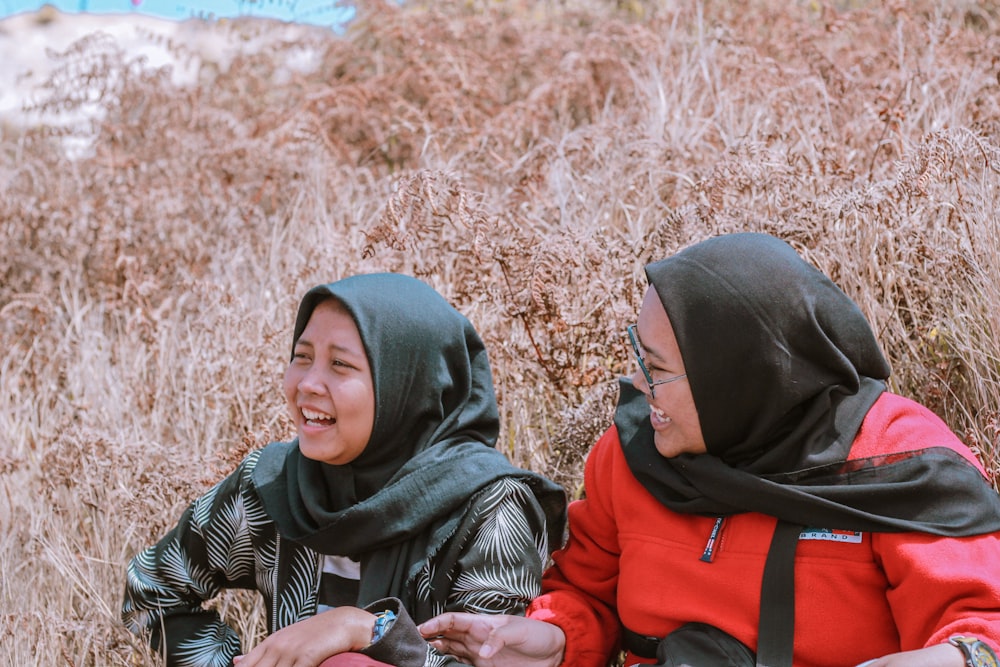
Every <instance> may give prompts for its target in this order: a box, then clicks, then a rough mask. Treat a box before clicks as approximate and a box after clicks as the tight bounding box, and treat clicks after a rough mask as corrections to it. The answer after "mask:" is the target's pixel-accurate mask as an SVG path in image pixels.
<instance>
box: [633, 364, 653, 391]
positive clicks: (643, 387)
mask: <svg viewBox="0 0 1000 667" xmlns="http://www.w3.org/2000/svg"><path fill="white" fill-rule="evenodd" d="M632 385H633V386H634V387H635V388H636V389H638V390H639V391H641V392H642V393H644V394H646V395H647V396H649V395H651V394H652V391H650V386H649V383H647V382H646V376H645V375H644V374H643V372H642V369H639V368H636V369H635V370H634V371H632Z"/></svg>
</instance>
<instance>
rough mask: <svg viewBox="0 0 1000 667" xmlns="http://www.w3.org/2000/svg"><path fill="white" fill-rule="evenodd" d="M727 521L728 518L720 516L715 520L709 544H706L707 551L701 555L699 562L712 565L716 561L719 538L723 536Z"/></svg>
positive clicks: (709, 536)
mask: <svg viewBox="0 0 1000 667" xmlns="http://www.w3.org/2000/svg"><path fill="white" fill-rule="evenodd" d="M725 520H726V517H724V516H720V517H717V518H716V519H715V525H714V526H712V532H711V533H709V535H708V542H706V543H705V550H704V551H703V552H702V553H701V558H699V559H698V560H701V561H704V562H706V563H711V562H712V561H714V560H715V547H716V545H717V544H718V543H719V536H720V535H722V524H723V523H724V522H725Z"/></svg>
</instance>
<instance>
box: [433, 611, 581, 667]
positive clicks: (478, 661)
mask: <svg viewBox="0 0 1000 667" xmlns="http://www.w3.org/2000/svg"><path fill="white" fill-rule="evenodd" d="M419 630H420V633H421V634H422V635H423V636H424V638H425V639H427V640H428V641H429V642H430V643H431V645H432V646H434V648H436V649H437V650H439V651H441V652H442V653H447V654H448V655H453V656H456V657H458V658H461V659H462V660H465V661H468V662H470V663H471V664H472V665H475V667H558V665H560V664H561V663H562V657H563V652H564V651H565V650H566V636H565V635H564V634H563V631H562V630H561V629H560V628H559V627H557V626H555V625H552V624H551V623H545V622H544V621H536V620H534V619H530V618H525V617H523V616H505V615H499V616H497V615H490V614H466V613H460V612H449V613H446V614H441V615H440V616H435V617H434V618H432V619H430V620H429V621H427V622H426V623H423V624H421V625H420V627H419Z"/></svg>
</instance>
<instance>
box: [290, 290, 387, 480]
mask: <svg viewBox="0 0 1000 667" xmlns="http://www.w3.org/2000/svg"><path fill="white" fill-rule="evenodd" d="M284 386H285V399H286V400H287V402H288V410H289V412H290V414H291V417H292V419H293V421H294V422H295V427H296V429H297V431H298V436H299V449H300V450H301V451H302V454H303V455H304V456H306V457H308V458H310V459H314V460H316V461H321V462H323V463H329V464H331V465H345V464H348V463H350V462H351V461H353V460H354V459H356V458H357V457H358V456H359V455H360V454H361V452H363V451H364V449H365V447H366V446H367V445H368V441H369V440H370V439H371V435H372V428H373V426H374V423H375V387H374V384H373V381H372V372H371V368H370V366H369V364H368V356H367V355H366V354H365V347H364V345H363V344H362V342H361V334H360V333H359V332H358V327H357V325H356V324H355V323H354V319H353V318H351V316H350V315H349V314H348V313H347V311H346V310H345V309H344V307H343V306H342V305H341V304H340V302H338V301H337V300H335V299H326V300H324V301H321V302H320V303H319V304H317V305H316V308H315V309H314V310H313V312H312V314H311V315H310V316H309V322H308V323H307V324H306V327H305V329H303V331H302V335H301V336H299V339H298V340H297V341H296V342H295V348H294V349H293V352H292V361H291V363H289V364H288V369H287V370H286V371H285V382H284Z"/></svg>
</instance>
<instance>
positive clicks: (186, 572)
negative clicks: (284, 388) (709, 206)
mask: <svg viewBox="0 0 1000 667" xmlns="http://www.w3.org/2000/svg"><path fill="white" fill-rule="evenodd" d="M259 456H260V450H258V451H255V452H253V453H251V454H250V455H249V456H247V458H246V459H245V460H244V461H243V462H242V463H241V464H240V466H239V467H238V468H237V469H236V470H235V471H233V472H232V473H231V474H230V475H229V476H227V477H226V478H225V479H223V480H222V481H220V482H219V483H217V484H216V485H215V486H214V487H212V488H211V489H210V490H209V491H208V492H207V493H205V494H204V495H203V496H201V497H200V498H198V499H197V500H195V501H194V502H193V503H192V504H191V505H190V506H189V507H188V508H187V509H186V510H185V511H184V513H183V515H182V516H181V518H180V520H179V522H178V523H177V525H176V526H175V527H174V528H173V529H172V530H171V531H170V532H169V533H167V534H166V535H165V536H164V537H163V538H162V539H161V540H160V541H159V542H158V543H156V544H155V545H153V546H150V547H148V548H147V549H145V550H144V551H142V552H141V553H139V554H137V555H136V556H135V557H133V558H132V560H131V561H130V562H129V564H128V568H127V574H126V584H125V600H124V603H123V605H122V620H123V621H124V623H125V625H126V626H127V627H128V628H129V630H131V631H132V632H134V633H136V634H145V633H148V637H149V640H150V642H151V644H152V646H153V647H154V648H155V649H156V650H157V651H159V652H160V653H161V654H162V655H164V656H165V658H166V664H167V665H169V666H170V667H174V666H176V667H226V666H228V665H231V664H232V659H233V657H234V656H236V655H239V654H240V653H242V652H243V650H242V649H241V642H240V638H239V636H238V635H237V633H236V632H235V631H234V630H233V629H232V628H231V627H229V626H228V625H227V624H225V623H224V622H223V620H222V619H221V618H220V616H219V614H218V613H217V612H216V611H215V610H213V609H211V608H206V607H205V606H204V603H206V602H208V601H210V600H212V599H213V598H215V597H216V596H217V595H218V594H219V593H220V591H222V590H223V589H226V588H241V589H250V590H256V591H258V592H259V593H260V594H261V595H262V596H263V599H264V604H265V608H266V613H267V629H268V632H269V633H271V632H274V631H275V630H278V629H280V628H283V627H285V626H287V625H290V624H292V623H295V622H296V621H299V620H302V619H304V618H308V617H310V616H312V615H314V614H315V613H316V606H317V593H318V591H319V585H320V573H321V568H322V562H323V556H322V555H321V554H319V553H317V552H316V551H313V550H311V549H308V548H306V547H304V546H301V545H299V544H297V543H295V542H292V541H290V540H283V539H282V538H281V536H280V535H279V534H278V532H277V530H276V529H275V525H274V522H273V521H272V520H271V519H270V518H269V517H268V516H267V515H266V514H265V512H264V509H263V506H262V504H261V501H260V497H259V496H258V494H257V491H256V489H255V487H254V485H253V482H252V480H251V473H252V471H253V469H254V466H255V465H256V463H257V460H258V458H259ZM465 516H466V520H472V521H473V522H474V525H475V527H474V529H473V530H472V531H471V533H469V538H468V539H466V542H465V544H464V545H458V546H459V550H460V553H461V556H460V557H459V558H458V559H457V560H455V561H454V562H455V563H456V565H455V566H454V567H453V568H452V572H451V576H450V577H449V581H450V582H451V590H450V591H449V592H448V593H447V596H446V598H443V599H445V600H446V601H445V602H444V603H443V604H442V603H440V602H435V603H434V604H433V606H432V609H433V611H434V613H442V612H444V611H471V612H476V613H513V614H522V613H524V610H525V609H526V608H527V605H528V604H529V602H530V601H531V600H532V598H533V597H535V596H536V595H537V594H538V593H539V592H540V581H541V574H542V569H543V566H544V564H545V561H546V558H547V554H548V553H549V552H548V543H547V542H548V539H547V536H546V526H545V518H544V513H543V512H542V510H541V509H540V508H539V507H538V504H537V502H536V500H535V497H534V495H533V493H532V491H531V490H530V489H529V488H528V486H527V485H526V484H524V483H523V482H521V481H518V480H515V479H510V478H503V479H501V480H499V481H497V482H494V483H493V484H491V485H489V486H487V487H486V488H484V489H483V490H482V491H480V492H479V493H478V494H477V495H476V496H474V497H473V498H472V499H471V500H470V503H469V506H468V508H467V510H466V515H465ZM455 546H456V545H451V544H449V545H445V546H444V547H442V549H440V550H438V551H437V552H435V553H431V554H428V558H427V561H426V562H425V564H424V566H423V567H422V568H421V569H420V571H419V573H418V575H417V577H416V581H415V588H416V595H417V596H418V598H419V599H420V600H422V601H425V602H426V601H428V600H431V601H433V597H432V593H433V592H432V590H431V588H432V587H431V585H430V582H431V581H432V579H433V576H434V574H435V568H436V567H437V566H438V565H439V564H440V563H439V560H440V555H441V554H442V553H443V552H445V551H454V547H455ZM418 620H424V619H418ZM396 626H400V627H398V628H397V627H396ZM406 626H409V627H406ZM413 626H414V621H413V620H411V619H410V616H409V614H402V615H401V616H400V619H399V620H397V621H396V623H395V624H394V628H393V630H392V631H390V633H389V634H388V635H387V636H386V639H389V635H392V637H393V638H392V639H391V640H390V641H386V642H385V646H384V647H383V648H382V649H381V650H373V651H368V650H366V651H365V652H366V653H369V654H370V655H372V657H375V658H377V659H379V660H383V661H386V662H391V663H393V664H403V663H407V664H412V656H413V655H414V652H415V651H418V652H419V654H420V655H421V656H424V660H423V664H424V666H425V667H438V666H441V665H455V664H459V662H458V660H456V659H455V658H453V657H450V656H445V655H441V654H439V653H438V652H437V651H436V650H435V649H433V648H432V647H431V646H430V645H428V644H426V643H425V642H423V640H422V639H421V638H420V636H419V634H417V633H416V632H415V628H414V627H413ZM400 642H403V643H404V644H408V645H407V646H400V645H399V643H400ZM414 642H418V643H420V644H422V646H414ZM378 644H382V642H378V643H377V644H376V645H374V647H377V646H378ZM389 647H393V648H391V649H390V648H389ZM397 648H398V649H399V651H400V654H399V656H398V659H397V658H396V657H395V656H394V655H384V653H386V652H387V651H388V652H389V653H393V654H394V653H395V652H396V651H397ZM248 649H249V647H248ZM407 656H410V657H407Z"/></svg>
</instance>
